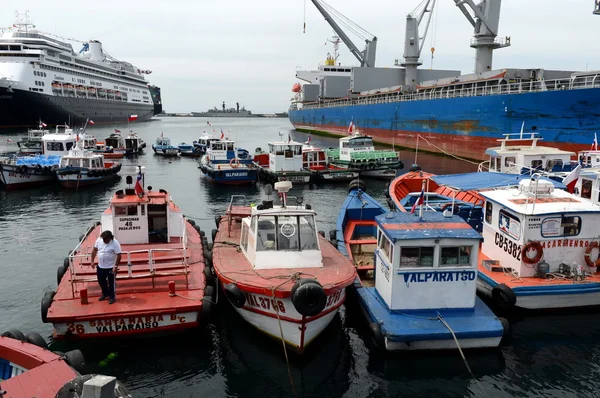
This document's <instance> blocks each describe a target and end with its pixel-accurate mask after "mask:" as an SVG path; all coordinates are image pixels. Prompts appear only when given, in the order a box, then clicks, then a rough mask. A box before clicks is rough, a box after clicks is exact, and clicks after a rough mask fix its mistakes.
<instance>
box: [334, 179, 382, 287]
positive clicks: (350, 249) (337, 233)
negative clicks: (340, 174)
mask: <svg viewBox="0 0 600 398" xmlns="http://www.w3.org/2000/svg"><path fill="white" fill-rule="evenodd" d="M387 212H388V210H387V209H386V208H385V207H383V206H382V205H381V204H380V203H379V202H378V201H377V200H375V199H373V198H372V197H371V196H369V195H368V194H367V193H366V185H365V183H364V181H360V180H353V181H352V182H350V185H349V186H348V196H347V197H346V200H345V201H344V203H343V204H342V207H341V209H340V213H339V214H338V217H337V221H336V225H335V228H336V229H335V230H331V231H329V239H330V240H331V242H332V243H333V245H334V246H336V247H337V249H338V250H339V251H340V252H341V253H342V254H343V255H344V256H346V257H348V259H349V260H350V261H352V263H353V264H354V266H355V267H356V270H357V272H358V274H359V276H361V277H362V276H364V275H366V274H367V273H368V272H369V271H373V266H374V259H375V248H376V247H377V224H376V223H375V217H377V216H379V215H381V214H385V213H387Z"/></svg>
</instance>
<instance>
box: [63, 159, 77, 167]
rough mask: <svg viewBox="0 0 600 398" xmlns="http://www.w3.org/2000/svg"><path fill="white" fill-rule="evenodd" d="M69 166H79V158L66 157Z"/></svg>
mask: <svg viewBox="0 0 600 398" xmlns="http://www.w3.org/2000/svg"><path fill="white" fill-rule="evenodd" d="M66 161H67V164H66V166H68V167H79V159H66Z"/></svg>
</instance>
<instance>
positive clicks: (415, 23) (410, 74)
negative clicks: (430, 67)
mask: <svg viewBox="0 0 600 398" xmlns="http://www.w3.org/2000/svg"><path fill="white" fill-rule="evenodd" d="M436 3H437V0H424V1H422V2H421V4H419V5H418V6H417V8H415V9H414V10H413V12H411V13H410V14H408V15H407V16H406V34H405V37H404V62H403V63H402V64H401V65H402V66H403V67H404V68H405V75H404V84H405V85H407V86H413V87H414V86H415V85H416V84H417V68H418V67H419V66H420V65H422V64H423V62H421V60H420V59H419V57H420V56H421V51H422V50H423V44H424V43H425V38H426V37H427V31H428V30H429V25H430V23H431V16H432V15H433V10H434V8H435V5H436ZM427 14H428V16H427V19H426V21H425V19H424V18H425V15H427ZM423 21H425V26H424V31H423V36H419V27H420V26H421V22H423Z"/></svg>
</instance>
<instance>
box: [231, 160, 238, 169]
mask: <svg viewBox="0 0 600 398" xmlns="http://www.w3.org/2000/svg"><path fill="white" fill-rule="evenodd" d="M229 165H230V166H231V168H232V169H236V168H237V167H238V166H239V165H240V160H239V159H238V158H233V159H231V160H230V161H229Z"/></svg>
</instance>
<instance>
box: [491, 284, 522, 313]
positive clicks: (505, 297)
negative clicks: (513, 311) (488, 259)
mask: <svg viewBox="0 0 600 398" xmlns="http://www.w3.org/2000/svg"><path fill="white" fill-rule="evenodd" d="M492 300H493V301H494V303H496V305H497V306H498V307H500V308H503V309H509V308H512V307H514V306H515V304H516V303H517V296H516V295H515V292H513V290H512V289H511V288H510V287H508V286H506V285H505V284H504V283H501V284H499V285H496V286H495V287H494V288H493V289H492Z"/></svg>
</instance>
